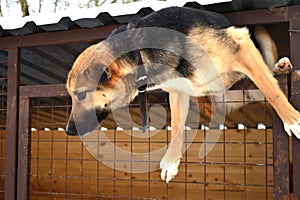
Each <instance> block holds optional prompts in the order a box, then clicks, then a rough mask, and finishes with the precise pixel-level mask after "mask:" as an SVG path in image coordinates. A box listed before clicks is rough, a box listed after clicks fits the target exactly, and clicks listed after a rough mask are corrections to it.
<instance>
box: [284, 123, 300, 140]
mask: <svg viewBox="0 0 300 200" xmlns="http://www.w3.org/2000/svg"><path fill="white" fill-rule="evenodd" d="M284 130H285V132H286V133H287V134H288V135H289V136H292V133H293V134H294V135H295V136H296V137H297V138H298V139H299V140H300V120H299V121H298V122H295V123H294V124H292V125H289V124H287V123H284Z"/></svg>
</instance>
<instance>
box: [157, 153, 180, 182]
mask: <svg viewBox="0 0 300 200" xmlns="http://www.w3.org/2000/svg"><path fill="white" fill-rule="evenodd" d="M179 164H180V159H178V160H177V161H175V162H173V163H172V164H169V165H167V166H165V167H163V168H162V170H161V173H160V177H161V179H162V180H165V181H166V183H169V182H170V181H171V180H172V179H173V178H174V177H175V176H176V175H177V173H178V166H179Z"/></svg>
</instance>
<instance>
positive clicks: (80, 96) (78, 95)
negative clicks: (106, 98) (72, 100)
mask: <svg viewBox="0 0 300 200" xmlns="http://www.w3.org/2000/svg"><path fill="white" fill-rule="evenodd" d="M76 96H77V99H78V101H82V100H83V99H85V97H86V91H84V92H79V93H77V94H76Z"/></svg>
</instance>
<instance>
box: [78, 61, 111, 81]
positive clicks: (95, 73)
mask: <svg viewBox="0 0 300 200" xmlns="http://www.w3.org/2000/svg"><path fill="white" fill-rule="evenodd" d="M84 75H85V76H86V78H87V79H88V80H91V81H93V82H95V83H100V84H105V83H107V82H108V81H109V78H110V76H111V74H110V72H108V70H107V67H106V66H104V65H102V64H96V65H93V66H90V67H88V68H87V69H86V70H85V71H84Z"/></svg>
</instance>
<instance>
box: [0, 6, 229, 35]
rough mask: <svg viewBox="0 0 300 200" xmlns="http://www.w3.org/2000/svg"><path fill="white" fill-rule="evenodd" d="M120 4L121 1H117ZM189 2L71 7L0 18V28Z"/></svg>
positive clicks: (121, 13)
mask: <svg viewBox="0 0 300 200" xmlns="http://www.w3.org/2000/svg"><path fill="white" fill-rule="evenodd" d="M230 1H231V0H195V2H197V3H199V4H200V5H208V4H215V3H224V2H230ZM118 2H121V1H118ZM187 2H190V1H182V0H169V1H157V0H147V1H146V0H144V1H138V2H133V3H128V4H123V3H106V4H104V5H102V6H99V7H95V8H90V9H83V8H78V7H72V9H69V10H66V11H57V12H56V13H53V12H50V11H49V12H43V13H38V14H31V15H29V16H26V17H20V16H9V17H0V26H1V27H2V29H4V30H13V29H18V28H21V27H23V26H24V25H25V24H26V23H28V22H34V23H35V24H36V25H38V26H40V25H48V24H55V23H58V22H59V21H60V20H61V19H62V18H63V17H69V18H70V19H71V20H72V21H76V20H79V19H89V18H91V19H94V18H96V17H97V16H98V15H99V13H104V12H107V13H109V14H110V15H111V16H113V17H115V16H122V15H129V14H136V13H137V12H138V11H139V10H140V9H141V8H145V7H150V8H152V9H153V10H154V11H157V10H159V9H162V8H166V7H170V6H183V5H185V4H186V3H187Z"/></svg>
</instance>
